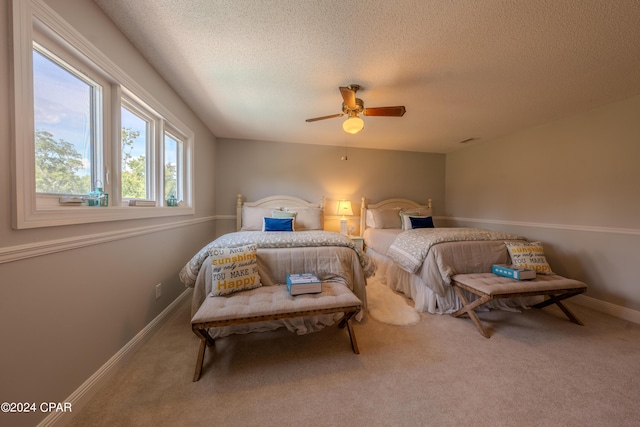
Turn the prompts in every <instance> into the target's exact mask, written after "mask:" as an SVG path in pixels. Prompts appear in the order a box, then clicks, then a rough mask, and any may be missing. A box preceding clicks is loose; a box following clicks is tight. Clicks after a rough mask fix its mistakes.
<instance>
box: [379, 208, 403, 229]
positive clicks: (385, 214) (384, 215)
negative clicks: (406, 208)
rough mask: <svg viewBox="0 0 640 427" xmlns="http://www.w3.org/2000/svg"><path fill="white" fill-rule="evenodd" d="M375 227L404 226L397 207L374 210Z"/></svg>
mask: <svg viewBox="0 0 640 427" xmlns="http://www.w3.org/2000/svg"><path fill="white" fill-rule="evenodd" d="M373 221H374V223H375V225H376V226H375V228H402V222H401V221H400V217H399V216H398V210H397V209H376V210H374V211H373Z"/></svg>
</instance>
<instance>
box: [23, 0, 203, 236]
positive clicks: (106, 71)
mask: <svg viewBox="0 0 640 427" xmlns="http://www.w3.org/2000/svg"><path fill="white" fill-rule="evenodd" d="M12 8H13V19H14V25H13V54H14V64H13V65H14V70H13V77H14V82H13V83H14V95H15V96H14V103H15V105H14V107H15V108H14V111H15V117H14V136H15V146H14V156H15V165H16V167H15V171H14V174H15V177H14V178H15V179H14V182H15V186H14V187H15V188H14V195H13V197H14V200H15V203H13V204H12V205H13V207H14V210H13V226H14V228H32V227H46V226H53V225H67V224H80V223H88V222H98V221H112V220H120V219H133V218H145V217H157V216H170V215H184V214H186V213H193V212H194V209H193V198H192V188H193V187H192V167H191V165H192V155H193V154H192V153H193V149H192V144H193V132H192V131H191V130H189V129H188V128H187V127H186V126H184V125H183V124H182V123H181V122H180V121H179V120H178V119H177V118H176V117H175V116H174V115H173V114H172V113H171V112H170V111H168V110H167V109H166V107H165V106H163V105H161V104H160V103H158V102H157V101H155V100H154V98H153V97H152V96H151V95H150V94H148V93H147V92H146V91H145V90H144V89H143V88H142V87H140V86H139V85H138V84H137V83H136V82H135V81H133V80H131V78H129V77H128V76H127V75H126V74H124V73H123V72H122V71H121V69H120V68H119V67H117V66H116V65H115V64H113V62H112V61H111V60H110V59H109V58H107V57H106V56H104V55H103V54H102V53H101V52H100V51H98V50H97V49H95V47H93V46H92V45H91V43H90V42H89V41H87V40H86V39H84V37H82V36H81V35H80V34H78V33H77V32H76V31H75V30H74V29H73V28H71V27H69V26H68V25H67V24H66V23H65V22H64V21H63V20H62V19H60V17H58V16H57V15H56V14H55V13H54V12H53V11H52V10H51V9H50V8H49V7H48V6H46V5H45V4H44V3H43V2H41V1H40V0H13V2H12ZM117 129H120V131H117ZM98 188H99V189H100V190H101V191H103V192H104V193H107V194H109V197H108V204H107V206H105V207H101V206H100V205H99V204H97V203H96V204H95V205H94V204H92V203H91V199H90V196H91V195H94V193H95V191H96V190H97V189H98ZM170 196H172V197H171V200H170V202H169V203H167V199H169V197H170ZM131 199H145V200H149V201H153V202H154V203H152V206H149V204H148V203H147V204H145V207H144V208H140V207H133V206H130V203H129V201H130V200H131ZM87 200H88V202H87ZM174 200H175V202H174ZM96 206H98V207H96ZM102 206H103V205H102Z"/></svg>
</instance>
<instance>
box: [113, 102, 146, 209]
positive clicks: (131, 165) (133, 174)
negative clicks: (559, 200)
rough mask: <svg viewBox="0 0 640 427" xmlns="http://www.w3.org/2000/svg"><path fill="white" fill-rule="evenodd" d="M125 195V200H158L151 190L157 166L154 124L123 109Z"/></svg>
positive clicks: (122, 153) (139, 115)
mask: <svg viewBox="0 0 640 427" xmlns="http://www.w3.org/2000/svg"><path fill="white" fill-rule="evenodd" d="M120 117H121V121H122V131H121V132H122V136H121V137H120V140H121V143H122V148H121V151H120V153H121V159H120V163H121V174H122V175H121V180H122V185H121V194H122V198H123V199H149V200H154V199H155V197H154V195H153V192H152V191H151V189H152V188H153V186H152V183H151V182H149V179H150V178H151V176H152V173H151V168H150V164H153V151H152V146H153V144H152V141H153V139H154V138H153V137H154V134H153V122H152V120H151V119H150V118H146V117H144V116H143V114H142V113H136V112H134V111H132V109H131V107H129V108H127V107H124V106H123V107H122V109H121V116H120Z"/></svg>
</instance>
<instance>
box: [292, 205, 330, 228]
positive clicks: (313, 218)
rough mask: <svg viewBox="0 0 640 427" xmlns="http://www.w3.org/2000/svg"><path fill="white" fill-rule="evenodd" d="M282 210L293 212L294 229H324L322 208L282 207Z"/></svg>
mask: <svg viewBox="0 0 640 427" xmlns="http://www.w3.org/2000/svg"><path fill="white" fill-rule="evenodd" d="M284 210H285V211H286V212H291V213H295V218H296V231H303V230H324V211H323V209H322V208H303V207H293V208H284Z"/></svg>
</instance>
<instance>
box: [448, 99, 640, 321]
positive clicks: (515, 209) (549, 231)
mask: <svg viewBox="0 0 640 427" xmlns="http://www.w3.org/2000/svg"><path fill="white" fill-rule="evenodd" d="M639 111H640V97H633V98H630V99H626V100H623V101H620V102H616V103H613V104H610V105H608V106H605V107H602V108H598V109H594V110H591V111H588V112H585V113H583V114H580V115H576V116H573V117H569V118H565V119H562V120H558V121H555V122H552V123H548V124H546V125H544V126H539V127H536V128H533V129H529V130H526V131H522V132H519V133H516V134H513V135H509V136H506V137H503V138H500V139H498V140H495V141H491V142H484V143H478V144H477V145H475V146H471V147H468V148H466V149H463V150H460V151H458V152H455V153H452V154H449V155H448V156H447V171H446V211H447V215H448V216H451V217H454V218H456V219H457V221H454V222H452V223H457V224H467V225H474V226H479V225H481V226H488V227H492V228H500V229H508V230H510V231H515V232H518V233H520V234H522V235H524V236H526V237H528V238H530V239H539V240H541V241H542V242H543V244H544V246H545V252H546V253H547V254H548V257H549V260H550V264H551V267H552V268H553V269H554V270H555V271H556V272H557V273H559V274H566V275H569V276H572V277H575V278H578V279H582V280H584V281H585V282H587V284H588V285H589V291H588V293H587V295H588V296H591V297H593V298H597V299H600V300H604V301H607V302H611V303H613V304H616V305H619V306H622V307H626V308H629V309H633V310H640V280H639V279H638V274H637V264H638V254H640V186H639V184H640V168H639V167H638V161H639V160H640V121H639V120H638V112H639ZM469 220H470V221H469Z"/></svg>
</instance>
